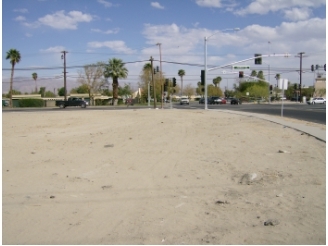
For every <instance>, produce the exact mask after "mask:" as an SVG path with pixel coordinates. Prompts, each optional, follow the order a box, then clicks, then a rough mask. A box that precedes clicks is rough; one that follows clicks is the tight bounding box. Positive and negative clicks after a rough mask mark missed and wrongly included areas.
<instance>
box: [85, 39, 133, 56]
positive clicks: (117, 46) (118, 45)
mask: <svg viewBox="0 0 328 246" xmlns="http://www.w3.org/2000/svg"><path fill="white" fill-rule="evenodd" d="M88 47H90V48H97V49H99V48H103V47H105V48H109V49H111V50H113V51H115V52H118V53H123V54H133V53H135V51H134V50H132V49H130V48H128V47H127V46H126V45H125V42H124V41H120V40H117V41H105V42H97V41H94V42H89V43H88Z"/></svg>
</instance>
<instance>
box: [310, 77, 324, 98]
mask: <svg viewBox="0 0 328 246" xmlns="http://www.w3.org/2000/svg"><path fill="white" fill-rule="evenodd" d="M313 97H324V98H326V78H325V77H324V78H322V77H321V76H318V77H317V78H316V80H315V83H314V94H313Z"/></svg>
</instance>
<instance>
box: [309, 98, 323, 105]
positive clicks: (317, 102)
mask: <svg viewBox="0 0 328 246" xmlns="http://www.w3.org/2000/svg"><path fill="white" fill-rule="evenodd" d="M320 103H321V104H326V99H324V98H323V97H315V98H313V100H312V104H320Z"/></svg>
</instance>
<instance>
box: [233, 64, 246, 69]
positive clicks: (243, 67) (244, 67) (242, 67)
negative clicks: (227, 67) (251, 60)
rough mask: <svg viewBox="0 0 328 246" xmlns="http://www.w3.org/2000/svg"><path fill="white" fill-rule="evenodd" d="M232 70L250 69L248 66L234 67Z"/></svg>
mask: <svg viewBox="0 0 328 246" xmlns="http://www.w3.org/2000/svg"><path fill="white" fill-rule="evenodd" d="M232 68H233V69H239V70H240V69H249V66H246V65H244V66H232Z"/></svg>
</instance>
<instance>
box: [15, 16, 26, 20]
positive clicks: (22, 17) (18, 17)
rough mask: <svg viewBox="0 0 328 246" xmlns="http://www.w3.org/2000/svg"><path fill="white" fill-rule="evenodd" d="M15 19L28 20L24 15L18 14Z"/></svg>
mask: <svg viewBox="0 0 328 246" xmlns="http://www.w3.org/2000/svg"><path fill="white" fill-rule="evenodd" d="M14 20H15V21H25V20H26V18H25V17H24V16H21V15H20V16H17V17H16V18H15V19H14Z"/></svg>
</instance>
